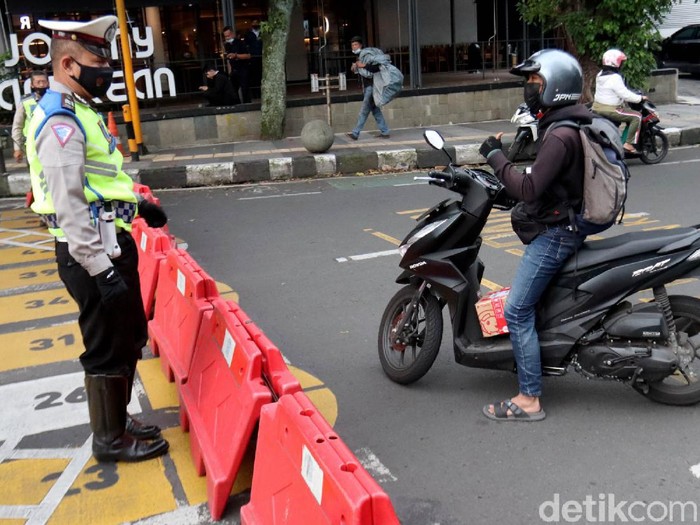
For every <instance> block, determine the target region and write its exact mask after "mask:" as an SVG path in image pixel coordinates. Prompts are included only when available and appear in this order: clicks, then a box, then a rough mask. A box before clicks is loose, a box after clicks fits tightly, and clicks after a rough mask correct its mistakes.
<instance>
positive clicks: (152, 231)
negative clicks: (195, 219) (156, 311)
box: [131, 218, 174, 319]
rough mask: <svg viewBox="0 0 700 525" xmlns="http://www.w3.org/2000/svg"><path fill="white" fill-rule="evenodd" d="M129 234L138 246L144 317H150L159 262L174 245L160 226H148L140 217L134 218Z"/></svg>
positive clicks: (151, 315)
mask: <svg viewBox="0 0 700 525" xmlns="http://www.w3.org/2000/svg"><path fill="white" fill-rule="evenodd" d="M131 235H132V237H133V238H134V241H135V242H136V245H137V246H138V247H139V280H140V283H141V298H142V300H143V309H144V312H145V313H146V319H151V318H152V317H153V306H154V299H155V294H156V284H157V282H158V271H159V269H160V263H161V261H163V260H164V259H165V257H166V254H167V253H168V251H170V250H171V249H172V248H174V246H173V243H172V239H171V237H170V236H169V235H167V234H166V233H164V232H163V231H162V230H161V229H160V228H149V227H148V225H147V224H146V221H144V220H143V219H141V218H136V219H134V222H133V223H132V225H131Z"/></svg>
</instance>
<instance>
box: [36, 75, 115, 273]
mask: <svg viewBox="0 0 700 525" xmlns="http://www.w3.org/2000/svg"><path fill="white" fill-rule="evenodd" d="M52 89H53V90H54V91H58V92H59V93H66V94H72V92H71V90H70V89H69V88H68V87H66V86H65V85H63V84H61V83H60V82H55V83H54V85H53V87H52ZM73 97H76V95H73ZM35 114H36V113H35ZM36 152H37V156H38V157H39V161H40V162H41V165H42V167H43V170H44V176H45V177H46V183H47V185H48V188H49V193H50V194H51V198H52V199H53V204H54V209H55V211H56V218H57V220H58V224H59V225H60V227H61V229H62V230H63V234H64V235H65V240H66V242H68V251H69V252H70V254H71V256H73V258H74V259H75V260H76V261H77V262H78V264H80V265H81V266H82V267H83V268H85V270H87V272H88V273H89V274H90V275H92V276H94V275H97V274H98V273H100V272H102V271H104V270H107V269H108V268H111V267H112V262H111V261H110V259H109V257H108V256H107V254H106V253H105V250H104V247H103V245H102V241H101V240H100V236H99V233H98V230H97V228H96V227H95V226H93V224H92V222H91V220H90V208H89V205H88V203H87V200H86V199H85V193H84V189H83V188H84V181H85V160H86V145H85V135H83V132H82V131H81V130H80V127H79V126H78V124H77V122H76V120H75V119H74V118H72V117H70V116H67V115H55V116H52V117H50V118H49V119H48V120H47V121H46V123H45V125H44V127H43V128H42V129H41V132H40V133H39V135H38V136H37V138H36Z"/></svg>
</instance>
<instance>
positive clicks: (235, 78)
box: [223, 26, 251, 103]
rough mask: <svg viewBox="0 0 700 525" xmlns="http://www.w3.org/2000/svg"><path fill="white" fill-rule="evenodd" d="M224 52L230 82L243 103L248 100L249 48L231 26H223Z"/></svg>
mask: <svg viewBox="0 0 700 525" xmlns="http://www.w3.org/2000/svg"><path fill="white" fill-rule="evenodd" d="M223 34H224V54H225V56H226V59H227V60H228V64H229V75H230V77H231V84H233V89H234V91H236V93H239V98H240V99H241V101H243V103H247V102H250V57H251V55H250V49H248V44H247V42H246V41H245V39H244V38H242V37H240V36H236V35H235V34H234V33H233V28H232V27H231V26H226V27H224V31H223Z"/></svg>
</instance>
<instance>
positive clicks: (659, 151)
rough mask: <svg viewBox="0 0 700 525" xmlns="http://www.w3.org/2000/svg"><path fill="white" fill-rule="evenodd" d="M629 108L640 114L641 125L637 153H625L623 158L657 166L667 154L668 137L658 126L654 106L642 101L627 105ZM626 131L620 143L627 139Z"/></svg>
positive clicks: (626, 129) (647, 101)
mask: <svg viewBox="0 0 700 525" xmlns="http://www.w3.org/2000/svg"><path fill="white" fill-rule="evenodd" d="M629 107H630V108H631V109H633V110H634V111H639V112H640V113H641V114H642V123H641V125H640V128H639V140H638V141H637V144H636V145H635V148H636V150H637V151H635V152H625V158H626V159H636V158H639V159H640V160H641V161H642V162H643V163H644V164H658V163H659V162H661V161H662V160H664V158H665V157H666V155H667V154H668V137H667V136H666V133H664V131H663V128H662V127H661V126H660V125H659V122H660V121H661V118H660V117H659V112H658V111H657V110H656V106H655V105H654V104H652V103H651V102H650V101H649V100H642V101H641V102H640V103H638V104H634V103H629ZM616 124H617V123H616ZM627 131H628V128H627V127H625V129H624V130H623V132H622V142H624V141H625V140H626V138H627Z"/></svg>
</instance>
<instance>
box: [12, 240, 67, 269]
mask: <svg viewBox="0 0 700 525" xmlns="http://www.w3.org/2000/svg"><path fill="white" fill-rule="evenodd" d="M1 246H2V240H0V265H4V264H17V263H25V262H34V261H55V260H56V256H55V255H54V250H53V246H50V249H49V250H43V249H41V248H28V247H23V246H17V247H12V248H2V247H1Z"/></svg>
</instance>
